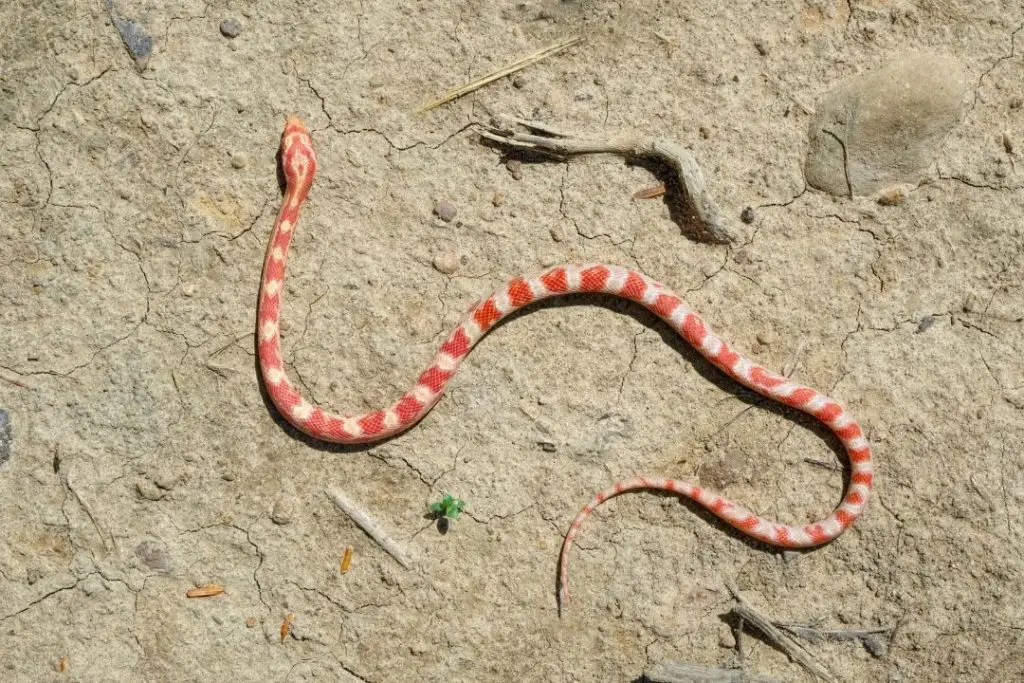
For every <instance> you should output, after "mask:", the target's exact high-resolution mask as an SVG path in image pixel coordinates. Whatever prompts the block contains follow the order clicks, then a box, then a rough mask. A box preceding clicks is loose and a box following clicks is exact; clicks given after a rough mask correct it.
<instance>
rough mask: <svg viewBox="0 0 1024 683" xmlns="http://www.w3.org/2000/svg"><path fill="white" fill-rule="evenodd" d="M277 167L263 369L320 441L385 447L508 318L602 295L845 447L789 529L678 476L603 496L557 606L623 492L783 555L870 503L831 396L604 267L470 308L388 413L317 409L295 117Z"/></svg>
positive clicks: (306, 168) (864, 461)
mask: <svg viewBox="0 0 1024 683" xmlns="http://www.w3.org/2000/svg"><path fill="white" fill-rule="evenodd" d="M280 162H281V167H282V169H283V172H284V176H285V181H286V189H285V193H284V198H283V200H282V204H281V211H280V213H279V214H278V217H277V221H276V223H275V224H274V229H273V232H272V233H271V236H270V242H269V244H268V245H267V253H266V258H265V260H264V264H263V279H262V282H261V285H260V293H259V303H258V308H257V314H256V316H257V339H258V341H257V346H258V351H259V364H260V372H261V374H262V376H263V382H264V385H265V386H266V390H267V393H268V394H269V395H270V399H271V400H272V401H273V403H274V405H275V406H276V407H277V409H278V410H279V411H280V413H281V415H282V416H283V417H284V418H285V419H286V420H288V422H290V423H291V424H292V425H294V426H295V427H296V428H298V429H299V430H301V431H303V432H305V433H306V434H308V435H310V436H312V437H314V438H316V439H320V440H323V441H329V442H333V443H344V444H357V443H367V442H371V441H379V440H381V439H385V438H387V437H390V436H393V435H395V434H398V433H399V432H402V431H404V430H406V429H409V428H410V427H412V426H413V425H414V424H416V422H417V421H418V420H420V419H421V418H422V417H423V416H424V415H426V414H427V413H428V412H429V411H430V409H431V408H433V406H434V404H436V403H437V402H438V400H439V399H440V398H441V395H442V394H443V393H444V390H445V387H446V386H447V385H448V382H449V381H450V380H451V378H452V377H453V376H454V375H455V372H456V371H457V370H458V368H459V365H460V364H461V363H462V361H463V360H464V359H465V358H466V356H467V355H468V354H469V352H470V350H471V349H472V348H473V346H474V345H475V344H476V343H477V342H478V341H480V339H481V338H483V336H484V335H485V334H487V331H488V330H490V329H491V328H492V327H494V325H495V324H496V323H497V322H498V321H499V320H501V319H502V318H504V317H506V316H508V315H509V314H510V313H512V312H513V311H516V310H518V309H520V308H522V307H524V306H527V305H529V304H531V303H534V302H537V301H540V300H542V299H547V298H550V297H555V296H566V295H569V294H577V293H592V294H594V293H597V294H605V295H609V296H615V297H620V298H623V299H628V300H629V301H633V302H636V303H638V304H640V305H641V306H643V307H644V308H646V309H647V310H649V311H651V312H652V313H654V314H655V315H657V316H658V317H659V318H661V319H662V320H664V321H665V322H666V323H668V325H669V326H670V327H671V328H672V329H673V330H675V331H676V332H677V333H678V334H679V335H680V336H681V337H682V338H683V339H685V340H686V341H687V343H689V344H690V345H691V346H692V347H693V348H694V349H696V350H697V351H698V352H699V353H700V354H701V355H702V356H704V358H706V359H707V360H708V362H710V363H711V364H712V365H714V366H715V367H716V368H718V369H719V370H721V371H722V372H724V373H725V374H726V375H728V376H729V377H731V378H732V379H734V380H735V381H737V382H739V383H740V384H742V385H743V386H745V387H747V388H748V389H751V390H753V391H755V392H757V393H758V394H760V395H762V396H765V397H767V398H770V399H772V400H774V401H777V402H779V403H782V404H784V405H786V406H789V407H791V408H795V409H797V410H800V411H802V412H804V413H807V414H808V415H810V416H812V417H814V418H815V419H817V420H818V421H820V422H821V423H822V424H824V425H825V426H826V427H828V428H829V429H830V430H831V431H832V432H833V433H834V434H835V435H836V436H837V437H838V438H839V440H840V441H841V442H842V444H843V446H844V447H845V449H846V454H847V456H848V458H849V461H850V477H849V481H848V484H847V487H846V492H845V495H844V496H843V499H842V501H841V502H840V503H839V505H838V506H837V507H836V508H835V510H834V511H833V512H832V514H831V515H829V516H828V517H827V518H826V519H824V520H821V521H819V522H815V523H813V524H807V525H803V526H789V525H786V524H779V523H777V522H773V521H771V520H767V519H764V518H762V517H760V516H758V515H755V514H753V513H751V512H749V511H747V510H745V509H743V508H742V507H740V506H738V505H736V504H735V503H733V502H731V501H728V500H726V499H725V498H723V497H721V496H719V495H718V494H716V493H713V492H711V491H708V490H706V489H703V488H701V487H700V486H697V485H695V484H691V483H687V482H683V481H676V480H674V479H652V478H648V477H637V478H635V479H629V480H626V481H621V482H618V483H616V484H615V485H613V486H612V487H611V488H609V489H606V490H604V491H601V492H600V493H598V494H597V495H596V496H594V498H593V500H591V501H590V502H589V503H587V505H586V506H585V507H584V508H583V510H582V511H581V512H580V513H579V515H578V516H577V517H576V519H574V520H573V522H572V524H571V525H570V526H569V530H568V532H567V533H566V534H565V540H564V542H563V544H562V550H561V554H560V556H559V563H558V569H559V571H558V574H559V577H558V578H559V580H558V601H559V604H560V605H561V604H564V603H565V601H566V600H568V562H569V549H570V548H571V547H572V543H573V539H574V538H575V537H576V534H577V533H578V531H579V529H580V525H581V524H582V523H583V520H584V519H586V517H587V515H589V514H590V513H591V512H593V511H594V509H595V508H596V507H597V506H598V505H600V504H601V503H603V502H604V501H605V500H607V499H608V498H611V497H613V496H616V495H618V494H620V493H624V492H626V491H635V490H638V489H656V490H662V491H670V492H672V493H675V494H678V495H680V496H685V497H686V498H689V499H691V500H693V501H694V502H696V503H697V504H699V505H701V506H703V507H704V508H706V509H707V510H709V511H710V512H711V513H712V514H714V515H715V516H717V517H718V518H720V519H721V520H723V521H724V522H726V523H727V524H729V525H731V526H733V527H735V528H736V529H737V530H739V531H740V532H741V533H743V534H745V535H747V536H749V537H752V538H755V539H757V540H759V541H763V542H765V543H767V544H770V545H773V546H777V547H781V548H810V547H814V546H818V545H821V544H823V543H827V542H828V541H831V540H832V539H834V538H836V537H837V536H839V535H840V534H841V533H843V531H845V530H846V529H847V528H848V527H849V526H850V525H851V524H853V522H854V520H855V519H856V518H857V516H858V515H860V514H861V512H863V510H864V508H865V506H866V505H867V501H868V495H869V494H870V492H871V486H872V477H873V474H872V465H871V449H870V447H869V445H868V442H867V439H866V438H865V436H864V434H863V432H862V431H861V428H860V426H859V425H858V424H857V422H856V420H854V418H853V417H852V416H851V415H850V414H849V413H847V412H846V411H845V410H844V409H843V408H842V406H840V405H839V404H838V403H837V402H836V401H834V400H832V399H831V398H829V397H827V396H825V395H823V394H821V393H819V392H817V391H815V390H814V389H811V388H809V387H805V386H801V385H799V384H797V383H795V382H792V381H790V380H789V379H788V378H786V377H784V376H782V375H777V374H775V373H773V372H771V371H769V370H767V369H765V368H763V367H761V366H760V365H758V364H757V363H754V362H753V361H751V360H749V359H748V358H745V357H744V356H742V355H740V354H739V353H738V352H737V351H735V350H734V349H732V348H731V347H730V346H729V345H728V344H727V343H726V342H725V341H723V340H722V339H720V338H719V337H718V336H716V335H715V333H714V332H712V331H711V328H710V327H708V326H707V324H706V323H704V321H703V320H701V318H700V317H699V316H698V315H697V314H696V313H694V312H693V311H691V310H690V309H689V308H688V307H687V306H686V304H685V303H684V302H683V300H682V299H681V298H680V297H679V296H677V295H676V294H674V293H672V292H671V291H670V290H669V289H667V288H666V287H665V286H664V285H662V284H660V283H658V282H656V281H654V280H652V279H651V278H649V277H647V276H646V275H643V274H642V273H638V272H636V271H633V270H630V269H628V268H621V267H618V266H611V265H604V264H600V263H595V264H587V265H571V264H569V265H559V266H554V267H551V268H548V269H547V270H545V271H544V272H542V273H540V274H538V275H535V276H532V277H517V278H513V279H512V280H510V281H509V282H508V283H507V284H505V286H504V287H502V288H500V289H498V290H497V291H495V292H494V293H493V294H491V295H490V296H488V297H487V298H486V299H484V300H483V301H482V303H479V304H477V305H476V306H474V307H473V309H472V310H470V311H469V312H468V313H467V314H466V316H465V317H464V318H463V319H462V321H461V322H460V323H459V324H458V325H457V326H456V327H455V330H454V331H453V332H452V333H451V334H450V335H449V336H448V338H447V339H446V340H445V341H444V343H443V344H441V348H440V349H439V350H438V352H437V355H436V356H434V360H433V361H432V362H431V364H430V366H429V367H428V368H427V369H426V370H425V371H424V372H423V373H422V374H421V375H420V376H419V378H418V379H417V380H416V383H415V384H414V385H413V387H412V388H411V389H410V390H409V391H407V392H406V393H405V394H403V395H402V396H401V397H400V398H399V399H398V400H397V401H395V403H393V404H392V405H391V406H389V407H387V408H385V409H383V410H375V411H372V412H369V413H366V414H365V415H357V416H345V415H335V414H332V413H329V412H327V411H325V410H323V409H322V408H320V407H319V406H316V405H313V404H311V403H310V402H309V401H307V400H306V399H305V398H303V396H302V394H301V393H299V391H298V390H297V389H296V388H295V385H293V384H292V382H291V381H290V380H289V379H288V375H287V373H286V372H285V369H284V359H283V358H282V355H281V336H280V326H279V320H280V315H281V298H282V296H283V286H284V277H285V263H286V260H287V255H288V245H289V243H290V242H291V239H292V234H293V233H294V231H295V226H296V223H297V221H298V219H299V212H300V210H301V209H302V204H303V202H304V201H305V200H306V197H307V196H308V194H309V190H310V188H311V186H312V184H313V176H314V175H315V173H316V156H315V155H314V152H313V141H312V138H311V137H310V134H309V132H308V131H307V130H306V128H305V126H304V125H303V124H302V122H301V121H300V120H299V119H298V118H296V117H289V118H288V120H287V122H286V124H285V129H284V133H283V134H282V136H281V148H280Z"/></svg>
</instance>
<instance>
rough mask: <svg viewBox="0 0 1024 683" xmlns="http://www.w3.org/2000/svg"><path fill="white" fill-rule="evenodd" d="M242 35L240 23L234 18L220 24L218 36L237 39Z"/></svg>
mask: <svg viewBox="0 0 1024 683" xmlns="http://www.w3.org/2000/svg"><path fill="white" fill-rule="evenodd" d="M241 33H242V22H240V21H239V20H238V19H235V18H234V17H231V18H229V19H225V20H224V21H222V22H220V34H221V35H222V36H224V37H225V38H237V37H238V36H239V34H241Z"/></svg>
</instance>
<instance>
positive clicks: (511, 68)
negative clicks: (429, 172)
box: [416, 36, 583, 114]
mask: <svg viewBox="0 0 1024 683" xmlns="http://www.w3.org/2000/svg"><path fill="white" fill-rule="evenodd" d="M581 40H583V37H582V36H573V37H572V38H569V39H567V40H563V41H562V42H560V43H555V44H554V45H549V46H548V47H545V48H542V49H540V50H537V51H536V52H534V53H531V54H528V55H526V56H525V57H521V58H520V59H517V60H516V61H514V62H512V63H511V64H509V65H508V66H506V67H503V68H501V69H498V70H497V71H492V72H491V73H489V74H487V75H486V76H482V77H480V78H478V79H476V80H475V81H473V82H472V83H467V84H466V85H463V86H460V87H458V88H452V89H451V90H449V91H448V92H446V93H445V94H444V95H442V96H441V97H439V98H437V99H436V100H434V101H432V102H427V103H426V104H424V105H423V106H422V107H420V108H419V109H417V110H416V113H417V114H422V113H423V112H426V111H430V110H431V109H434V108H435V107H440V106H441V105H442V104H447V103H448V102H451V101H452V100H455V99H458V98H460V97H462V96H463V95H466V94H469V93H471V92H473V91H474V90H478V89H480V88H482V87H484V86H485V85H487V84H488V83H493V82H494V81H496V80H498V79H499V78H504V77H505V76H508V75H509V74H513V73H515V72H516V71H519V70H520V69H523V68H525V67H527V66H530V65H531V64H536V63H537V62H539V61H541V60H543V59H547V58H548V57H550V56H552V55H555V54H558V53H559V52H561V51H562V50H565V49H566V48H569V47H572V46H573V45H575V44H576V43H578V42H580V41H581Z"/></svg>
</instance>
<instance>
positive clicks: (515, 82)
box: [512, 74, 530, 90]
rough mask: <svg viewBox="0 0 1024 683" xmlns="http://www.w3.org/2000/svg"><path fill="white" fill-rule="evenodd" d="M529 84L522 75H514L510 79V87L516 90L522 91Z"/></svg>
mask: <svg viewBox="0 0 1024 683" xmlns="http://www.w3.org/2000/svg"><path fill="white" fill-rule="evenodd" d="M529 82H530V81H529V79H527V78H526V76H524V75H523V74H516V75H515V76H514V77H513V78H512V87H513V88H515V89H516V90H522V89H523V88H525V87H526V85H527V84H528V83H529Z"/></svg>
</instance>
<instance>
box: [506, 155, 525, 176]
mask: <svg viewBox="0 0 1024 683" xmlns="http://www.w3.org/2000/svg"><path fill="white" fill-rule="evenodd" d="M505 168H507V169H508V172H509V173H511V174H512V178H513V179H515V180H522V179H523V162H521V161H520V160H519V159H509V160H508V161H506V162H505Z"/></svg>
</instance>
